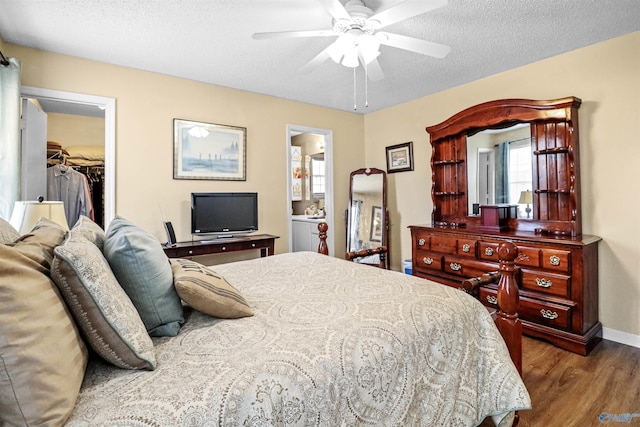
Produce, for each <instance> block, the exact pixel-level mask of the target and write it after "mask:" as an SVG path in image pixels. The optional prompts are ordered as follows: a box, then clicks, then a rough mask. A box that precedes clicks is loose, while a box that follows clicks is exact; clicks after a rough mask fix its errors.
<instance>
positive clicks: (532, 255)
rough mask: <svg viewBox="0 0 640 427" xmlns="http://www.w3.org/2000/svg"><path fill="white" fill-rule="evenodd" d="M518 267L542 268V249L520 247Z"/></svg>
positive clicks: (517, 260) (517, 259)
mask: <svg viewBox="0 0 640 427" xmlns="http://www.w3.org/2000/svg"><path fill="white" fill-rule="evenodd" d="M516 265H518V266H520V267H523V266H527V267H540V249H537V248H528V247H526V246H518V257H517V258H516Z"/></svg>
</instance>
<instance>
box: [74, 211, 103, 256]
mask: <svg viewBox="0 0 640 427" xmlns="http://www.w3.org/2000/svg"><path fill="white" fill-rule="evenodd" d="M72 230H73V231H74V232H77V233H78V234H80V235H81V236H82V237H84V238H86V239H87V240H88V241H90V242H91V243H93V244H94V245H96V246H97V247H98V249H100V252H102V250H103V249H104V230H103V229H102V227H100V226H99V225H98V224H96V223H95V222H93V221H92V220H91V218H89V217H86V216H84V215H81V216H80V218H79V219H78V221H77V222H76V224H75V225H74V226H73V228H72Z"/></svg>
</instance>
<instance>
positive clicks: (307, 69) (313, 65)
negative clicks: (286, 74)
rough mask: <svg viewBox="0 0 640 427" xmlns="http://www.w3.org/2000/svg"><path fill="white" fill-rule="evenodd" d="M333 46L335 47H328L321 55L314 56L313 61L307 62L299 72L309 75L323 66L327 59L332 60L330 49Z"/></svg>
mask: <svg viewBox="0 0 640 427" xmlns="http://www.w3.org/2000/svg"><path fill="white" fill-rule="evenodd" d="M334 43H335V42H334ZM331 46H333V44H331V45H330V46H329V47H327V48H326V49H324V50H323V51H321V52H320V53H319V54H317V55H316V56H314V57H313V58H312V59H311V61H309V62H307V63H306V64H305V65H304V66H303V67H302V68H300V70H299V71H298V72H299V73H303V74H304V73H309V72H311V71H312V70H313V69H314V68H316V67H317V66H318V65H320V64H322V63H323V62H324V61H326V60H327V59H329V58H331V56H329V49H330V48H331Z"/></svg>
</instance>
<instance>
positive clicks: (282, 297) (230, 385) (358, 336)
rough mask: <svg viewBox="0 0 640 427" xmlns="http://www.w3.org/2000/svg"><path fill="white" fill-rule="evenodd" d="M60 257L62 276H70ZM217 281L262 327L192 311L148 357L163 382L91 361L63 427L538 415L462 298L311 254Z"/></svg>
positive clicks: (220, 271)
mask: <svg viewBox="0 0 640 427" xmlns="http://www.w3.org/2000/svg"><path fill="white" fill-rule="evenodd" d="M84 222H85V224H86V223H88V221H87V220H86V219H84ZM91 227H93V226H91ZM75 228H77V227H74V229H75ZM69 234H72V233H66V237H64V238H63V239H66V240H65V241H64V242H63V241H62V240H61V242H60V243H59V246H58V247H62V246H64V245H67V244H68V242H69V241H70V240H73V239H71V238H70V237H69ZM88 234H90V233H86V232H85V233H84V237H82V239H85V237H87V236H88ZM108 234H109V233H107V237H106V239H108ZM100 238H103V239H104V237H100ZM100 238H98V239H96V238H95V236H94V239H93V243H91V245H93V244H94V243H96V242H98V243H101V242H100ZM74 239H76V241H77V242H80V240H82V239H81V238H80V237H77V238H74ZM86 240H91V238H88V239H86ZM79 244H80V243H78V245H79ZM82 244H83V245H85V246H83V248H84V249H85V250H84V253H85V254H86V253H89V252H92V251H94V249H93V246H90V245H87V243H85V242H84V240H83V242H82ZM89 247H91V250H89V249H88V248H89ZM98 247H99V245H98ZM103 250H104V251H105V252H104V253H105V256H107V252H108V251H107V248H106V246H105V247H104V249H103ZM54 253H55V256H64V251H62V250H56V251H54ZM55 256H54V260H53V262H52V267H51V268H52V274H53V272H54V271H61V270H62V268H61V267H60V266H59V265H57V264H56V263H57V262H58V261H56V258H55ZM86 260H87V261H86V264H95V262H94V261H93V260H92V259H91V257H90V256H89V255H86ZM81 263H82V262H81ZM90 267H91V266H90ZM87 268H89V267H87ZM210 272H211V273H210V274H211V275H214V276H216V277H218V278H223V279H224V280H225V281H226V282H227V283H228V284H230V285H232V287H233V290H234V291H237V294H238V295H239V296H241V299H242V300H243V301H244V302H245V303H247V304H248V306H249V307H250V310H251V314H252V315H247V316H241V317H239V318H234V319H220V318H214V317H211V316H209V315H207V314H204V313H202V312H200V311H198V310H196V309H194V308H192V307H189V306H186V305H184V306H183V310H184V311H183V315H184V318H183V319H182V323H181V326H180V329H179V332H178V333H177V334H176V335H175V336H162V337H154V338H152V349H149V348H147V349H146V351H151V352H152V353H153V356H154V357H155V364H154V366H153V367H154V369H152V370H149V369H123V368H122V367H116V366H114V365H113V364H112V363H109V362H107V361H106V360H105V359H104V358H103V357H99V356H98V355H97V354H96V352H91V353H90V355H89V357H88V363H87V365H86V371H84V375H83V377H82V384H81V386H80V389H79V393H78V395H77V399H76V401H75V406H74V407H73V410H72V411H71V413H70V415H69V416H68V418H66V425H68V426H88V425H91V426H94V425H104V426H114V425H127V426H169V425H172V426H173V425H175V426H178V425H190V426H258V425H261V426H264V425H283V426H284V425H287V426H312V425H316V426H353V425H380V426H391V425H398V426H406V425H421V426H444V425H456V426H457V425H459V426H475V425H478V424H480V423H481V422H482V421H483V420H484V419H485V418H486V417H493V419H494V421H495V422H496V424H497V425H500V426H505V425H510V424H511V423H512V421H513V418H514V411H517V410H522V409H528V408H530V400H529V395H528V393H527V390H526V388H525V386H524V384H523V382H522V380H521V377H520V374H519V372H518V368H517V367H516V364H514V363H513V361H512V360H511V357H510V353H509V349H508V348H507V346H506V344H505V341H504V340H503V338H502V337H501V335H500V333H499V332H498V328H496V325H495V323H494V320H493V319H492V317H491V314H490V313H489V312H488V311H487V310H486V309H485V308H484V307H483V306H482V305H481V304H480V303H479V302H478V301H477V300H476V299H474V298H473V297H471V296H469V295H467V294H465V293H464V292H461V291H459V290H456V289H453V288H449V287H446V286H442V285H439V284H435V283H432V282H429V281H426V280H424V279H420V278H416V277H413V276H409V275H406V274H401V273H399V272H394V271H389V270H384V269H379V268H374V267H371V266H366V265H361V264H357V263H353V262H349V261H346V260H341V259H337V258H333V257H329V256H326V255H323V254H319V253H311V252H298V253H286V254H279V255H275V256H269V257H265V258H258V259H253V260H248V261H240V262H234V263H229V264H222V265H217V266H214V267H211V269H210ZM174 273H175V270H174ZM58 287H59V288H60V289H61V291H60V293H61V294H62V295H63V296H65V295H67V291H66V290H65V284H64V283H63V284H62V285H60V283H58ZM67 296H68V295H67ZM181 296H182V294H181ZM67 304H69V307H70V310H71V311H72V312H74V307H73V304H74V303H73V301H71V300H70V299H67ZM192 306H195V307H196V308H197V307H198V304H197V301H196V302H195V303H194V304H192ZM74 318H75V319H76V320H77V322H80V321H81V320H78V317H77V316H75V317H74ZM0 320H3V319H0ZM86 334H87V332H85V333H84V334H83V338H84V340H85V341H87V342H89V343H90V344H91V343H92V342H91V338H88V337H87V336H86ZM143 368H144V367H143ZM0 373H1V371H0ZM0 380H1V378H0ZM0 397H1V396H0ZM1 404H2V401H0V405H1ZM0 408H1V406H0ZM0 424H1V423H0Z"/></svg>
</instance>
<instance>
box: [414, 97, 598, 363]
mask: <svg viewBox="0 0 640 427" xmlns="http://www.w3.org/2000/svg"><path fill="white" fill-rule="evenodd" d="M580 104H581V101H580V99H578V98H575V97H568V98H563V99H557V100H551V101H537V100H526V99H504V100H497V101H490V102H486V103H483V104H479V105H476V106H473V107H470V108H468V109H466V110H463V111H461V112H459V113H457V114H455V115H453V116H452V117H450V118H449V119H447V120H445V121H444V122H442V123H439V124H437V125H434V126H429V127H427V128H426V130H427V132H428V133H429V136H430V142H431V148H432V155H431V172H432V187H431V198H432V201H433V212H432V222H431V224H426V225H414V226H410V229H411V239H412V243H411V245H412V264H413V274H414V275H417V276H420V277H424V278H427V279H431V280H434V281H437V282H440V283H443V284H446V285H450V286H454V287H461V286H460V285H461V282H462V280H465V279H468V278H472V277H477V276H480V275H481V274H483V273H487V272H490V271H495V270H497V268H498V256H497V248H498V245H499V244H500V243H501V242H503V241H505V240H508V241H512V242H513V243H515V244H516V245H517V246H518V250H519V252H518V257H517V258H516V266H517V267H518V278H519V283H520V308H519V314H520V317H521V319H522V321H523V326H524V333H525V334H527V335H530V336H534V337H539V338H543V339H545V340H548V341H549V342H551V343H553V344H555V345H556V346H558V347H560V348H563V349H566V350H569V351H572V352H575V353H579V354H582V355H586V354H588V353H589V352H590V351H591V350H592V349H593V348H594V347H595V345H596V344H597V343H598V342H599V341H600V340H601V337H602V325H601V324H600V322H599V320H598V292H599V290H598V242H599V241H600V240H601V239H600V238H599V237H596V236H589V235H582V215H581V195H580V155H579V137H578V109H579V107H580ZM498 134H499V136H498ZM518 150H520V151H518ZM518 153H520V154H518ZM522 153H524V154H525V155H526V156H524V158H525V160H524V161H522V162H521V163H520V165H518V164H514V163H513V162H512V159H515V158H517V156H522ZM512 168H513V170H512ZM523 171H524V172H525V173H524V174H523ZM512 177H518V178H517V179H512ZM494 184H495V185H494ZM525 207H526V209H525ZM496 294H497V292H496V286H495V285H486V286H482V287H480V289H479V291H478V294H477V297H478V298H479V299H480V300H481V301H482V303H483V304H485V305H486V306H490V307H497V300H496Z"/></svg>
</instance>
